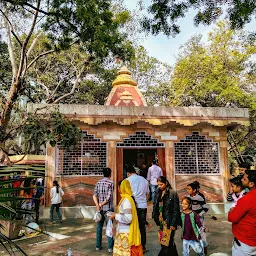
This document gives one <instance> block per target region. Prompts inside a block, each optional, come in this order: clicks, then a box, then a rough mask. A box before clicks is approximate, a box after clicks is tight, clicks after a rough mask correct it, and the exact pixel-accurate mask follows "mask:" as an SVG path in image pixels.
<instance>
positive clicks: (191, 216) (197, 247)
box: [181, 197, 204, 256]
mask: <svg viewBox="0 0 256 256" xmlns="http://www.w3.org/2000/svg"><path fill="white" fill-rule="evenodd" d="M181 207H182V213H181V221H182V240H183V242H182V243H183V254H182V255H183V256H189V251H190V248H192V249H193V250H194V251H195V252H196V253H198V255H200V256H204V247H203V243H202V241H201V237H200V232H199V229H202V228H203V226H202V223H201V221H200V219H199V216H198V215H197V213H195V212H193V211H192V200H191V198H189V197H185V198H184V199H183V200H182V202H181Z"/></svg>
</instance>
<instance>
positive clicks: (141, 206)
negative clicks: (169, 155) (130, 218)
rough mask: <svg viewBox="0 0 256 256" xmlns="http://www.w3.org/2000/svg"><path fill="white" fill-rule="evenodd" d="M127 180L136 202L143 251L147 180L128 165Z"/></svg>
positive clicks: (144, 247)
mask: <svg viewBox="0 0 256 256" xmlns="http://www.w3.org/2000/svg"><path fill="white" fill-rule="evenodd" d="M127 176H128V178H127V180H128V181H129V182H130V184H131V188H132V195H133V197H134V200H135V202H136V207H137V214H138V220H139V228H140V234H141V244H142V247H143V252H144V253H145V252H146V251H147V249H146V240H147V237H146V222H147V220H146V219H147V195H148V194H149V187H148V182H147V180H146V179H145V178H144V177H142V176H139V175H137V174H136V172H135V169H134V167H129V168H128V169H127Z"/></svg>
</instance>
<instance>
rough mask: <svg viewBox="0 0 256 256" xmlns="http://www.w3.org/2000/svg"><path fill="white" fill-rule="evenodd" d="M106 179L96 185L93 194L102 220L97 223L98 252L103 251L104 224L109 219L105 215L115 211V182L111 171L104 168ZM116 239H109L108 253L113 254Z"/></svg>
mask: <svg viewBox="0 0 256 256" xmlns="http://www.w3.org/2000/svg"><path fill="white" fill-rule="evenodd" d="M103 175H104V178H103V179H101V180H99V181H98V182H97V183H96V186H95V188H94V194H93V201H94V203H95V205H96V209H97V211H100V213H101V216H102V219H101V221H100V222H98V223H97V229H96V251H100V250H101V249H102V244H101V243H102V228H103V225H104V222H105V220H106V223H107V220H108V219H107V218H105V217H106V216H105V213H106V212H107V211H111V212H113V211H114V207H113V191H114V182H113V181H112V180H111V179H110V177H111V169H110V168H104V169H103ZM113 246H114V239H113V237H108V252H109V253H112V252H113Z"/></svg>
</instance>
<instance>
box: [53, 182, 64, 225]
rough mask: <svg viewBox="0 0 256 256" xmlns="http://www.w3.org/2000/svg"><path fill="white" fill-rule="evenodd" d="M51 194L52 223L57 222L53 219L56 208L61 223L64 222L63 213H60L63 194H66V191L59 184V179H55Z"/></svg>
mask: <svg viewBox="0 0 256 256" xmlns="http://www.w3.org/2000/svg"><path fill="white" fill-rule="evenodd" d="M50 195H51V200H52V205H51V209H50V218H51V223H52V224H53V223H55V221H54V219H53V211H54V208H56V213H57V215H58V218H59V220H60V223H62V215H61V213H60V205H61V203H62V196H63V195H64V191H63V190H62V188H61V187H60V185H59V184H58V181H57V180H54V181H53V187H52V188H51V192H50Z"/></svg>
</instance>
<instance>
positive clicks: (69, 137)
mask: <svg viewBox="0 0 256 256" xmlns="http://www.w3.org/2000/svg"><path fill="white" fill-rule="evenodd" d="M19 133H20V135H21V136H22V137H23V139H24V141H23V143H24V147H23V149H24V151H25V152H30V151H34V152H35V153H36V154H39V153H40V147H41V146H42V145H44V146H45V145H46V143H47V142H48V141H49V143H50V145H51V146H52V147H54V146H55V145H56V144H59V145H60V146H63V147H64V148H69V147H71V146H74V145H77V143H78V142H79V140H80V139H81V130H80V129H79V128H78V127H77V126H75V125H74V124H72V123H70V122H69V121H68V120H67V119H65V118H63V116H62V115H61V114H60V113H58V112H55V113H52V114H50V115H46V116H45V119H43V120H42V116H40V117H38V116H35V115H31V114H30V115H29V116H28V118H27V120H26V122H25V124H24V125H23V126H22V127H20V130H19Z"/></svg>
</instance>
